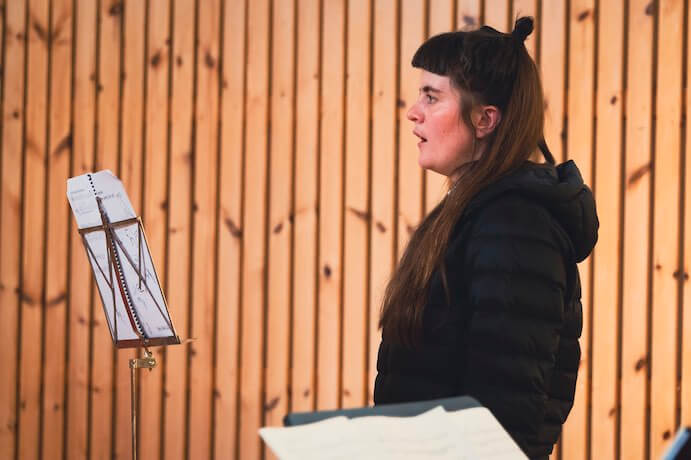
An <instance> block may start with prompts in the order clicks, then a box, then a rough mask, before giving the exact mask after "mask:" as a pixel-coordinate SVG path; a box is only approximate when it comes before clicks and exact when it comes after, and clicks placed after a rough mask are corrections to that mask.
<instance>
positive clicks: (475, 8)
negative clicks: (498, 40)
mask: <svg viewBox="0 0 691 460" xmlns="http://www.w3.org/2000/svg"><path fill="white" fill-rule="evenodd" d="M480 1H481V0H456V30H472V29H475V28H477V27H478V26H479V25H480ZM401 39H402V38H401Z"/></svg>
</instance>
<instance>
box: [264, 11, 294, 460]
mask: <svg viewBox="0 0 691 460" xmlns="http://www.w3.org/2000/svg"><path fill="white" fill-rule="evenodd" d="M294 7H295V5H294V4H293V2H285V1H280V0H274V2H273V11H272V14H271V18H272V19H273V23H272V24H271V28H272V32H271V36H272V38H271V42H272V44H273V45H272V47H271V104H270V110H271V117H270V120H271V125H270V132H271V140H270V143H269V149H270V153H269V158H270V159H271V163H270V167H269V172H270V178H269V183H270V184H271V186H270V187H269V188H270V195H269V203H270V206H269V217H268V225H269V241H268V245H269V247H268V264H269V267H268V280H267V283H268V284H267V319H266V323H267V331H266V347H267V352H266V372H265V375H264V388H265V389H266V390H265V396H264V399H263V401H262V405H263V411H264V422H263V425H265V426H266V425H271V426H282V425H283V416H284V415H285V414H286V413H287V411H288V407H289V382H288V372H289V366H290V336H291V332H292V331H291V322H290V276H291V270H290V267H291V241H292V233H293V229H292V222H291V221H292V219H291V218H290V216H291V214H292V205H293V203H292V201H293V200H292V190H293V174H292V171H293V102H294V96H293V88H294V85H293V80H294V74H295V73H294V64H295V61H294V50H295V47H294V41H295V40H294V37H295V24H294V19H295V11H294ZM263 450H264V457H266V456H267V455H268V456H269V457H270V458H276V457H274V456H273V455H272V454H271V450H270V449H268V448H266V446H264V448H263Z"/></svg>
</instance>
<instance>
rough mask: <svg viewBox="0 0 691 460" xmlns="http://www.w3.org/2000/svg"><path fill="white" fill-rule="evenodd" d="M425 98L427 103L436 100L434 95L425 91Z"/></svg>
mask: <svg viewBox="0 0 691 460" xmlns="http://www.w3.org/2000/svg"><path fill="white" fill-rule="evenodd" d="M425 100H426V101H427V103H429V104H433V103H435V102H437V98H436V97H434V96H432V95H431V94H429V93H426V94H425Z"/></svg>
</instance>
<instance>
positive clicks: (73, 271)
mask: <svg viewBox="0 0 691 460" xmlns="http://www.w3.org/2000/svg"><path fill="white" fill-rule="evenodd" d="M97 6H98V5H97V3H96V2H93V1H89V0H86V1H84V0H82V1H79V2H77V3H76V4H75V18H76V27H75V30H76V36H75V40H74V43H75V47H74V50H75V56H74V83H73V84H74V89H73V91H74V102H73V107H74V110H73V114H74V115H75V116H74V120H73V130H74V131H73V132H74V149H73V154H72V170H71V171H70V175H71V176H78V175H80V174H84V173H87V172H89V171H93V170H94V166H95V165H94V123H95V119H96V40H95V37H96V17H97V11H96V7H97ZM70 222H71V224H72V225H71V226H70V238H71V239H70V288H69V291H70V293H69V299H70V301H69V307H68V308H69V318H68V328H69V329H68V331H69V344H68V346H69V348H68V379H67V404H68V406H67V411H68V412H67V427H66V433H67V441H66V444H67V450H66V457H67V458H70V459H72V458H75V459H81V458H87V457H88V456H89V452H88V451H87V448H88V433H89V425H88V421H89V419H88V411H89V405H88V403H89V393H88V389H89V387H88V386H89V372H90V366H89V356H90V355H91V351H90V345H91V344H90V341H89V324H90V322H91V308H90V307H91V305H90V299H91V297H90V293H91V290H90V289H87V288H86V286H91V288H93V285H91V284H90V281H91V269H90V268H89V262H88V260H87V258H86V253H85V251H84V246H83V244H82V240H81V237H80V236H79V233H78V232H77V230H76V225H75V223H74V218H73V217H70ZM99 310H100V311H99ZM102 311H103V309H102V308H101V306H100V304H99V305H98V309H97V311H96V313H98V314H101V315H102V314H103V313H102ZM102 318H103V317H102V316H101V317H99V319H102ZM111 346H112V345H111Z"/></svg>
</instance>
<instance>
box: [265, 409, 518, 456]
mask: <svg viewBox="0 0 691 460" xmlns="http://www.w3.org/2000/svg"><path fill="white" fill-rule="evenodd" d="M259 434H260V436H261V437H262V439H264V441H265V442H266V443H267V445H268V446H269V447H270V448H271V449H272V450H273V452H274V453H275V454H276V455H277V456H278V457H279V458H281V459H285V460H292V459H317V458H319V459H332V460H336V459H338V460H340V459H382V460H386V459H403V460H407V459H409V460H413V459H415V460H425V459H427V460H437V459H456V460H462V459H477V458H482V459H490V460H511V459H525V458H527V457H526V456H525V455H524V454H523V453H522V452H521V450H520V449H519V447H518V446H517V445H516V443H515V442H514V441H513V440H512V439H511V437H510V436H509V434H508V433H507V432H506V431H505V430H504V429H503V428H502V427H501V425H500V424H499V422H498V421H497V420H496V419H495V418H494V417H493V416H492V414H491V413H490V411H489V410H487V409H485V408H471V409H464V410H460V411H454V412H446V411H445V410H444V409H443V408H442V407H441V406H438V407H436V408H434V409H432V410H430V411H427V412H425V413H423V414H420V415H417V416H415V417H387V416H372V417H357V418H353V419H347V418H345V417H335V418H331V419H327V420H324V421H321V422H316V423H311V424H308V425H300V426H296V427H286V428H278V427H276V428H261V429H260V430H259Z"/></svg>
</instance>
